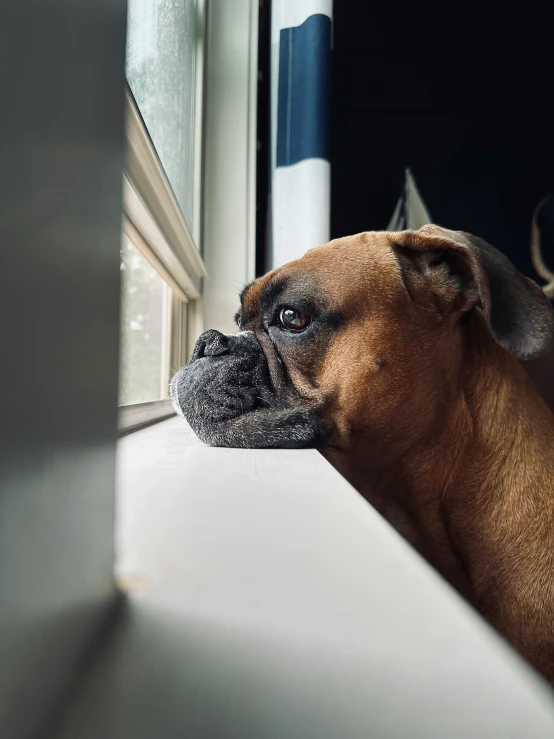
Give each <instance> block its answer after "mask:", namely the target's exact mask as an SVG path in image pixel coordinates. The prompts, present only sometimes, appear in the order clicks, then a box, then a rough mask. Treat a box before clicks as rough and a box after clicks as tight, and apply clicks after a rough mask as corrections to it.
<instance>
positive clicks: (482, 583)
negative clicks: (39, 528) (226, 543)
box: [326, 311, 554, 603]
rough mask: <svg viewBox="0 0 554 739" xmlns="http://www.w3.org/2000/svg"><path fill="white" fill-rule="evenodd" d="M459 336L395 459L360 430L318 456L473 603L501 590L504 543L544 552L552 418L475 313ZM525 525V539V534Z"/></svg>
mask: <svg viewBox="0 0 554 739" xmlns="http://www.w3.org/2000/svg"><path fill="white" fill-rule="evenodd" d="M460 330H461V331H462V336H461V339H462V340H461V342H460V349H459V355H458V361H457V364H455V365H453V366H452V367H451V368H449V373H450V374H449V377H448V382H449V383H450V387H446V389H445V397H444V398H440V401H439V406H438V407H439V408H440V412H439V413H438V414H437V418H436V420H434V421H433V423H432V425H431V427H430V428H428V429H426V430H425V431H424V432H423V433H422V434H420V436H419V437H418V438H417V439H412V440H411V444H410V446H407V445H406V446H402V445H400V447H399V449H400V453H398V454H393V453H391V450H390V449H387V444H386V443H382V444H380V443H378V442H377V443H376V442H375V439H373V440H370V439H368V437H367V436H365V435H364V434H363V433H362V434H360V435H359V436H358V437H357V438H353V440H352V446H351V447H350V448H349V449H348V450H331V451H330V452H329V453H327V454H326V456H327V457H328V458H329V459H330V460H331V461H332V463H333V464H334V465H335V466H337V467H338V468H339V469H340V470H341V471H342V472H343V474H344V475H345V476H346V477H347V479H349V480H350V481H351V482H352V484H353V485H354V487H356V488H357V489H358V490H359V491H360V492H361V493H362V495H364V497H366V498H367V499H368V500H369V501H370V502H371V503H372V504H373V505H374V506H375V507H376V508H377V509H378V510H379V511H380V512H381V513H382V514H383V515H384V516H385V518H387V519H388V520H389V521H390V522H391V523H392V524H393V525H394V526H395V527H396V528H397V529H398V530H399V532H400V533H402V534H403V535H404V536H405V537H406V538H407V539H408V540H409V541H410V542H411V543H412V544H413V545H414V546H415V547H416V548H417V549H418V550H419V551H420V552H421V554H423V556H425V557H426V558H427V559H429V560H430V561H431V562H432V564H434V565H435V566H436V567H437V569H438V570H439V571H440V572H442V574H443V575H444V576H445V577H446V578H447V579H448V580H450V582H451V583H452V584H453V585H454V586H455V587H456V588H457V589H458V590H459V591H460V592H461V593H462V594H464V595H465V596H466V597H467V598H468V599H469V600H471V601H473V602H474V603H479V602H480V599H481V593H482V591H483V590H485V589H487V588H488V589H490V588H491V587H499V588H505V587H506V584H505V581H507V580H510V583H511V585H510V586H512V585H513V567H510V566H509V564H508V563H505V562H499V561H496V560H497V557H498V553H499V552H503V551H506V548H505V547H502V546H501V542H502V541H503V540H504V541H505V540H506V537H508V538H509V540H517V539H518V537H519V539H520V540H521V541H522V543H523V544H525V541H526V539H527V538H529V539H532V540H533V541H534V542H539V544H538V545H539V546H540V542H541V541H542V540H544V541H548V544H547V545H548V546H549V547H550V551H553V550H554V416H553V415H552V413H551V412H550V410H549V409H548V407H547V406H546V405H545V403H544V402H543V401H542V399H541V398H540V396H539V395H538V393H537V391H536V390H535V388H534V386H533V385H532V383H531V381H530V380H529V378H528V376H527V374H526V372H525V370H524V369H523V368H522V366H521V365H520V363H519V361H518V360H516V359H514V358H513V357H511V356H509V355H508V354H507V353H506V352H505V351H504V350H503V349H502V348H501V347H499V346H498V345H496V344H495V342H494V340H493V338H492V337H491V335H490V333H489V331H488V329H487V327H486V326H485V323H484V320H483V318H482V316H481V315H480V313H478V312H477V311H474V312H473V315H471V316H470V317H469V318H468V320H467V321H465V322H464V324H463V328H461V329H460ZM447 384H448V383H447ZM371 450H373V453H372V452H371ZM475 491H477V492H475ZM476 496H477V498H476ZM545 517H546V518H545ZM529 527H532V528H533V537H526V533H525V532H526V530H529ZM537 527H539V528H540V529H541V530H544V534H543V539H541V536H540V535H539V536H537ZM511 551H513V549H512V550H511ZM539 554H540V553H538V554H537V556H539ZM521 556H522V557H523V559H526V560H529V558H530V557H531V556H532V555H531V553H529V552H525V556H523V554H522V555H521ZM543 560H544V558H543ZM483 561H485V562H488V563H489V564H490V565H491V568H492V569H490V570H489V571H488V574H487V572H483V571H478V569H477V568H476V566H475V563H476V562H483ZM508 570H510V572H509V573H508ZM502 583H504V584H502Z"/></svg>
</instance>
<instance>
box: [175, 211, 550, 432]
mask: <svg viewBox="0 0 554 739" xmlns="http://www.w3.org/2000/svg"><path fill="white" fill-rule="evenodd" d="M477 310H478V311H479V312H480V316H481V319H480V320H481V321H482V322H483V323H484V324H486V326H487V336H488V337H489V338H490V341H491V343H494V342H495V343H496V344H497V345H499V346H501V347H503V348H504V350H506V351H507V352H508V353H510V354H512V355H513V356H515V357H518V358H522V359H529V358H532V357H537V356H540V355H541V354H543V353H545V352H546V351H547V350H548V349H549V347H550V345H551V344H552V340H553V336H554V321H553V318H552V312H551V308H550V304H549V302H548V300H547V299H546V297H545V296H544V294H543V292H542V290H541V289H540V288H539V287H538V286H537V285H536V284H535V283H534V282H532V281H531V280H528V279H527V278H526V277H524V276H523V275H521V274H520V273H519V272H517V271H516V270H515V268H514V267H513V266H512V264H511V263H510V262H509V261H508V260H507V259H506V258H505V257H504V256H503V255H502V254H501V253H500V252H499V251H497V250H496V249H494V248H493V247H492V246H490V245H489V244H487V243H485V242H484V241H482V240H480V239H477V238H475V237H473V236H471V235H469V234H465V233H462V232H454V231H448V230H446V229H443V228H439V227H438V226H425V227H423V228H422V229H420V230H419V231H404V232H399V233H390V232H371V233H362V234H359V235H357V236H351V237H348V238H344V239H338V240H336V241H332V242H330V243H329V244H326V245H324V246H321V247H318V248H316V249H312V250H311V251H309V252H308V253H307V254H306V255H305V256H304V257H302V258H301V259H299V260H297V261H295V262H291V263H290V264H287V265H285V266H284V267H281V268H280V269H277V270H274V271H273V272H270V273H269V274H267V275H265V276H264V277H262V278H260V279H259V280H256V281H255V282H254V283H252V284H251V285H249V286H248V287H246V288H245V289H244V290H243V292H242V294H241V306H240V310H239V311H238V313H237V316H236V319H237V324H238V327H239V332H238V333H237V334H232V335H228V336H226V335H223V334H221V333H219V332H217V331H207V332H206V333H204V334H203V335H202V336H201V337H200V338H199V340H198V342H197V344H196V347H195V349H194V353H193V356H192V359H191V361H190V362H189V364H188V365H186V366H185V367H183V368H182V369H181V370H180V371H179V372H178V373H177V374H176V375H175V377H174V378H173V381H172V384H171V395H172V399H173V402H174V405H175V407H176V409H177V410H179V411H180V412H182V413H183V415H184V416H185V418H186V419H187V421H188V422H189V423H190V425H191V426H192V428H193V430H194V431H195V432H196V433H197V434H198V436H199V437H200V438H201V439H202V440H204V441H206V442H207V443H209V444H213V445H218V446H239V447H276V446H280V447H290V446H293V447H294V446H322V445H325V444H337V445H341V446H345V445H348V443H349V439H350V438H351V437H352V435H354V434H356V433H364V434H370V435H371V434H372V433H375V434H377V433H378V434H381V435H382V434H387V435H388V436H389V437H390V436H391V434H392V435H394V429H395V426H396V427H398V426H399V424H402V423H403V420H402V419H405V418H406V417H411V418H415V419H416V420H415V421H412V423H414V422H415V423H421V424H422V425H424V424H425V422H426V419H427V416H429V417H430V416H431V415H432V414H434V413H437V412H438V411H440V404H441V403H442V402H443V401H444V394H445V393H448V392H449V383H448V378H449V377H450V376H451V374H452V373H453V372H455V371H456V369H455V365H456V362H457V361H458V358H459V357H460V356H461V353H462V352H463V349H464V341H467V340H468V336H467V334H468V332H467V331H464V326H467V325H468V320H467V319H468V317H469V316H471V315H475V313H476V311H477ZM493 340H494V341H493ZM400 410H401V411H402V413H399V411H400Z"/></svg>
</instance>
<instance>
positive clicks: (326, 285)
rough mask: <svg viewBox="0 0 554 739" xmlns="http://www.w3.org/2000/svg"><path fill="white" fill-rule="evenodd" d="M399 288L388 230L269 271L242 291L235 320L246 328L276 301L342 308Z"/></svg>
mask: <svg viewBox="0 0 554 739" xmlns="http://www.w3.org/2000/svg"><path fill="white" fill-rule="evenodd" d="M372 283H375V288H376V289H377V290H381V289H387V287H388V288H391V289H394V288H395V286H396V289H397V287H398V270H397V268H396V260H395V258H394V254H393V252H392V249H391V243H390V240H389V236H388V234H387V233H386V232H368V233H361V234H357V235H355V236H348V237H346V238H342V239H336V240H334V241H330V242H329V243H328V244H324V245H323V246H318V247H315V248H314V249H310V251H308V252H307V253H306V254H305V255H304V256H303V257H301V258H300V259H297V260H295V261H293V262H289V263H288V264H285V265H284V266H283V267H279V268H278V269H275V270H273V271H272V272H269V273H268V274H266V275H264V276H263V277H261V278H259V279H258V280H256V281H254V282H252V283H250V284H249V285H247V286H246V287H245V288H244V289H243V291H242V293H241V296H240V298H241V310H240V312H239V313H238V314H237V322H239V321H240V325H242V326H245V325H247V323H249V322H251V321H254V320H255V319H256V318H257V317H258V316H260V315H261V314H263V312H264V310H266V309H267V308H268V307H269V306H270V305H272V304H274V303H275V302H276V301H278V300H279V301H281V302H284V303H287V302H288V303H290V304H292V305H294V304H295V303H296V302H297V301H300V300H306V299H308V300H311V301H314V302H315V301H317V302H318V303H320V304H324V305H325V306H328V307H335V308H339V307H342V308H344V307H345V306H346V305H347V304H348V303H349V302H350V300H357V299H359V297H360V294H364V295H367V294H368V288H369V287H370V285H371V284H372Z"/></svg>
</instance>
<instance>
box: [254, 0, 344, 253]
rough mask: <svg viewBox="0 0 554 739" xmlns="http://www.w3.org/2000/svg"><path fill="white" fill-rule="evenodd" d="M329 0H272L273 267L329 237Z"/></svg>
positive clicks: (330, 35)
mask: <svg viewBox="0 0 554 739" xmlns="http://www.w3.org/2000/svg"><path fill="white" fill-rule="evenodd" d="M332 14H333V2H332V0H273V7H272V19H271V124H272V130H271V151H272V161H271V221H272V228H271V244H270V258H269V264H268V266H269V267H278V266H281V265H282V264H284V263H285V262H289V261H291V260H292V259H297V258H298V257H300V256H302V254H304V253H305V252H306V251H307V250H308V249H310V248H312V247H313V246H318V245H319V244H324V243H325V242H326V241H329V238H330V205H331V204H330V193H331V165H330V157H329V148H330V141H329V129H330V121H329V116H330V95H331V37H332Z"/></svg>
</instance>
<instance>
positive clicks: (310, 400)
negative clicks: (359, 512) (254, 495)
mask: <svg viewBox="0 0 554 739" xmlns="http://www.w3.org/2000/svg"><path fill="white" fill-rule="evenodd" d="M236 320H237V323H238V327H239V329H240V330H239V332H238V333H237V334H233V335H224V334H221V333H219V332H218V331H213V330H212V331H207V332H206V333H204V334H203V335H202V336H201V337H200V338H199V339H198V342H197V344H196V347H195V349H194V352H193V355H192V359H191V361H190V363H189V364H188V365H186V366H185V367H184V368H183V369H181V370H180V371H179V372H178V373H177V374H176V376H175V377H174V379H173V381H172V385H171V395H172V399H173V402H174V404H175V407H176V409H177V410H179V411H180V412H182V414H183V415H184V416H185V418H186V420H187V421H188V422H189V424H190V425H191V427H192V428H193V430H194V431H195V432H196V434H197V435H198V436H199V437H200V439H202V440H203V441H205V442H206V443H207V444H211V445H215V446H229V447H248V448H259V447H307V446H314V447H317V448H319V449H320V450H321V452H322V454H323V455H324V456H325V457H326V458H327V459H328V460H329V462H331V464H332V465H334V466H335V467H336V468H337V469H338V470H339V471H340V472H341V473H342V474H343V475H344V477H346V479H347V480H349V481H350V482H351V483H352V485H353V486H354V487H355V488H356V489H357V490H358V491H359V492H360V493H361V494H362V495H363V496H364V497H365V498H366V499H367V500H368V501H369V502H370V503H371V504H372V505H373V506H374V507H375V508H376V509H377V510H378V511H380V512H381V514H382V515H383V516H384V517H385V518H386V519H387V520H388V521H389V522H390V523H391V524H392V525H393V526H394V527H395V528H396V529H397V530H398V531H400V532H401V533H402V534H403V535H404V537H405V538H406V539H407V540H408V541H409V542H410V543H411V544H412V545H413V546H414V547H415V548H416V549H417V550H418V551H419V552H420V553H421V554H422V555H423V556H424V557H425V558H426V559H427V560H428V561H429V562H430V563H431V564H432V565H433V566H434V567H435V568H436V569H437V570H438V571H439V572H440V573H442V575H443V576H444V577H445V578H446V579H447V580H448V581H449V582H450V583H451V584H452V585H453V586H454V587H455V588H457V590H458V591H459V592H460V593H461V594H462V595H463V596H464V597H465V598H466V599H467V600H469V601H470V602H471V603H472V604H473V605H474V606H475V607H476V608H477V609H478V610H479V611H480V612H481V613H482V614H483V615H484V616H485V618H487V619H488V620H489V622H490V623H491V624H493V626H495V627H496V628H497V629H498V630H499V631H500V632H501V633H502V634H503V635H504V636H505V637H506V639H507V640H508V641H509V642H511V643H512V645H513V646H514V647H516V649H518V650H519V651H520V652H521V653H522V654H523V655H524V656H525V657H526V658H527V659H528V660H529V661H530V662H531V663H532V664H533V665H535V667H536V668H537V669H538V670H539V671H540V672H542V673H543V675H544V676H545V677H546V678H547V679H549V680H550V681H551V682H552V681H554V415H553V414H552V413H551V411H550V410H549V408H548V407H547V406H546V404H545V403H544V402H543V400H542V399H541V398H540V396H539V395H538V393H537V391H536V390H535V388H534V386H533V384H532V383H531V381H530V380H529V378H528V376H527V373H526V372H525V370H524V369H523V366H522V365H521V364H520V362H519V361H518V360H519V359H530V358H534V357H538V356H540V355H541V354H543V353H545V352H547V351H548V349H549V348H550V346H551V345H552V343H553V337H554V320H553V315H552V311H551V307H550V303H549V301H548V300H547V298H546V297H545V295H544V293H543V292H542V290H541V289H540V288H539V287H538V286H537V285H536V284H535V283H534V282H532V281H531V280H529V279H527V278H526V277H524V276H523V275H521V274H520V273H519V272H517V271H516V269H515V268H514V267H513V265H512V264H511V263H510V262H509V261H508V260H507V259H506V257H504V256H503V255H502V254H501V253H500V252H499V251H497V250H496V249H495V248H493V247H492V246H490V245H489V244H487V243H485V242H484V241H482V240H480V239H478V238H476V237H474V236H471V235H470V234H466V233H462V232H456V231H448V230H446V229H443V228H440V227H438V226H425V227H423V228H421V229H420V230H418V231H404V232H400V233H390V232H382V233H380V232H374V233H373V232H372V233H362V234H358V235H357V236H351V237H348V238H344V239H338V240H336V241H332V242H330V243H329V244H326V245H324V246H320V247H318V248H316V249H312V250H311V251H309V252H308V253H307V254H306V255H305V256H304V257H302V258H301V259H299V260H297V261H295V262H291V263H290V264H287V265H285V266H284V267H281V268H280V269H276V270H274V271H273V272H270V273H269V274H267V275H266V276H265V277H262V278H260V279H259V280H256V281H255V282H254V283H252V284H251V285H249V286H247V287H246V288H245V289H244V290H243V291H242V294H241V307H240V310H239V312H238V313H237V316H236Z"/></svg>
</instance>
